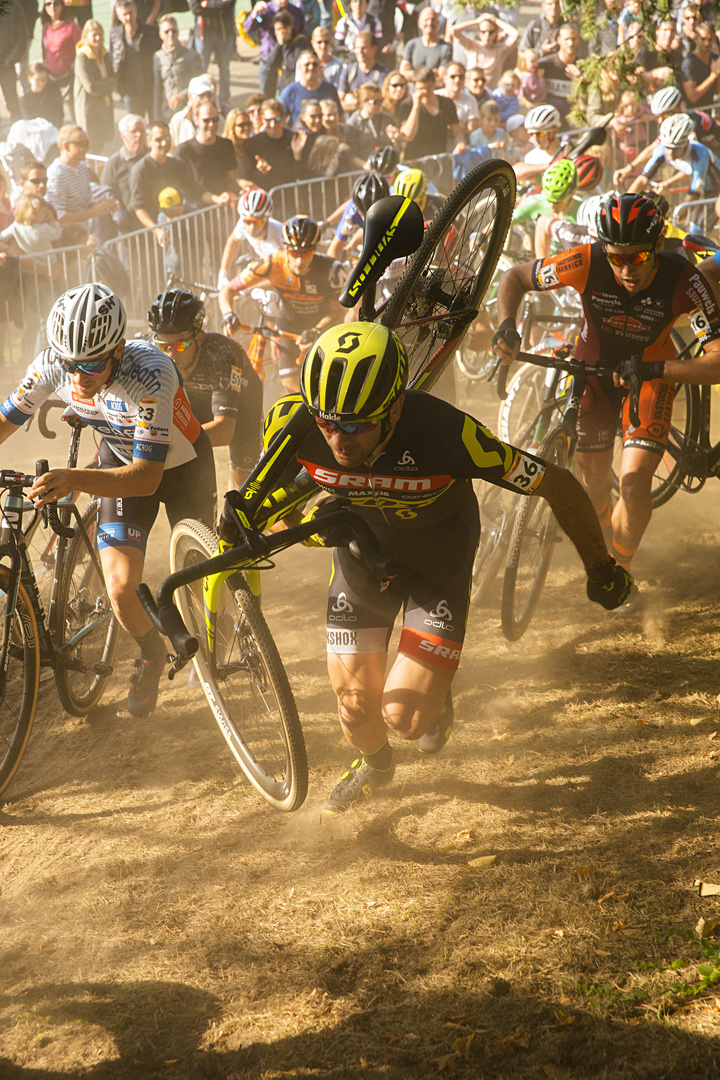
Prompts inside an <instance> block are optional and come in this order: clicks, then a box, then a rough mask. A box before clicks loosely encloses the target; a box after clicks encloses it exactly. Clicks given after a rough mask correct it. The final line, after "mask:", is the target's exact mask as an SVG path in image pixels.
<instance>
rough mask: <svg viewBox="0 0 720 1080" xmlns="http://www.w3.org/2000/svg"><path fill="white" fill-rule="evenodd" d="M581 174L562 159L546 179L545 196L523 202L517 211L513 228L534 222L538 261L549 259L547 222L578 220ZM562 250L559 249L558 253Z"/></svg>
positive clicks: (529, 198)
mask: <svg viewBox="0 0 720 1080" xmlns="http://www.w3.org/2000/svg"><path fill="white" fill-rule="evenodd" d="M576 188H577V170H576V168H575V165H574V164H573V162H572V161H569V160H568V159H567V158H561V159H560V160H559V161H554V162H553V163H552V165H548V167H547V169H546V170H545V172H544V173H543V176H542V185H541V192H540V194H539V195H530V196H528V197H527V198H525V199H522V200H521V201H520V202H519V203H518V205H517V206H516V207H515V211H514V213H513V217H512V220H513V225H522V224H525V223H526V222H532V221H534V222H535V223H536V226H535V239H534V243H535V254H536V256H537V257H538V258H540V257H542V256H544V255H549V254H550V251H551V240H550V235H549V232H548V229H547V224H546V221H545V220H543V219H547V218H556V217H569V218H574V217H575V213H574V207H575V202H574V199H575V189H576ZM557 250H559V249H557Z"/></svg>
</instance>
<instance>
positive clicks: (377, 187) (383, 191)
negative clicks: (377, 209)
mask: <svg viewBox="0 0 720 1080" xmlns="http://www.w3.org/2000/svg"><path fill="white" fill-rule="evenodd" d="M389 194H390V189H389V187H388V184H387V180H385V179H383V177H382V176H378V175H377V173H373V172H370V173H363V175H362V176H359V177H358V179H357V180H356V181H355V183H354V185H353V192H352V199H350V201H349V202H348V203H346V205H345V209H344V210H343V213H342V217H341V218H340V222H339V224H338V227H337V229H336V230H335V236H334V237H333V238H332V240H331V241H330V245H329V247H328V250H327V253H328V255H329V256H330V257H331V258H333V259H341V258H342V257H343V255H344V254H345V252H346V251H348V250H349V249H352V248H354V247H356V246H357V243H358V241H359V240H361V239H362V229H363V225H364V223H365V215H366V214H367V212H368V210H369V209H370V207H371V206H372V205H373V203H376V202H377V201H378V199H384V198H385V196H386V195H389Z"/></svg>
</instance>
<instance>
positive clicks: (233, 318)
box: [222, 311, 240, 330]
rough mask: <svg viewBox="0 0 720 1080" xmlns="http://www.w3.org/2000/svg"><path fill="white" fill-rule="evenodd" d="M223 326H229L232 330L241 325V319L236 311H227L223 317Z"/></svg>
mask: <svg viewBox="0 0 720 1080" xmlns="http://www.w3.org/2000/svg"><path fill="white" fill-rule="evenodd" d="M222 324H223V326H229V327H230V329H231V330H235V329H236V328H237V327H238V326H239V325H240V320H239V319H238V317H237V315H236V314H235V312H234V311H226V312H225V314H224V315H223V317H222Z"/></svg>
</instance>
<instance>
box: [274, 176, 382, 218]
mask: <svg viewBox="0 0 720 1080" xmlns="http://www.w3.org/2000/svg"><path fill="white" fill-rule="evenodd" d="M362 175H363V174H362V172H361V171H360V170H358V171H357V172H350V173H340V174H339V175H338V176H320V177H318V178H317V179H315V180H301V181H299V183H297V184H281V185H278V187H274V188H272V189H271V191H270V194H271V195H272V197H273V217H274V218H277V220H278V221H287V219H288V218H289V217H293V216H294V215H295V214H307V216H308V217H311V218H314V220H315V221H325V220H326V219H327V218H328V217H329V216H330V214H332V212H333V211H334V210H337V208H338V206H340V204H341V203H344V202H347V200H348V199H349V198H350V196H351V195H352V189H353V186H354V184H355V181H356V180H357V178H358V177H359V176H362Z"/></svg>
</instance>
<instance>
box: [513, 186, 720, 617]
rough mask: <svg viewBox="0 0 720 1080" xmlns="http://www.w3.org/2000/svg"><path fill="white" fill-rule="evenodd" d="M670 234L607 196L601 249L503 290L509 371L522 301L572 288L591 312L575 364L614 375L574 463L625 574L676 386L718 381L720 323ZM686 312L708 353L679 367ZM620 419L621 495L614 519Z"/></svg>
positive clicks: (598, 397)
mask: <svg viewBox="0 0 720 1080" xmlns="http://www.w3.org/2000/svg"><path fill="white" fill-rule="evenodd" d="M664 224H665V222H664V219H663V216H662V214H661V212H660V210H659V208H658V207H657V206H656V205H655V203H654V202H653V201H652V200H651V199H647V198H645V196H643V195H633V194H630V193H628V194H626V195H611V196H610V198H608V199H607V200H606V202H605V203H604V204H603V206H602V207H601V208H600V211H599V212H598V215H597V221H596V228H597V235H598V241H597V242H596V243H593V244H585V245H583V246H579V247H573V248H570V250H569V251H566V252H563V253H561V254H560V255H553V256H551V257H550V258H546V259H538V260H537V261H536V262H529V263H525V264H523V265H519V266H514V267H511V269H509V270H508V271H507V272H506V273H505V274H504V275H503V277H502V279H501V281H500V288H499V290H498V301H497V308H498V319H499V323H500V326H499V330H498V332H497V333H496V335H495V337H494V338H493V345H494V348H495V352H496V355H497V356H498V357H500V359H501V360H502V361H503V362H504V363H506V364H509V363H511V362H512V360H513V358H514V357H515V355H516V354H517V352H518V350H519V346H520V338H519V335H518V333H517V329H516V326H515V318H516V314H517V310H518V307H519V305H520V302H521V301H522V298H523V296H524V295H525V294H526V293H527V292H530V291H532V292H545V291H547V290H554V289H560V288H563V287H564V286H572V288H574V289H575V290H576V291H577V292H578V293H579V294H580V296H581V299H582V303H583V316H584V317H583V326H582V329H581V332H580V336H579V338H578V343H577V348H576V352H577V356H578V358H579V359H581V360H583V361H584V362H585V363H586V364H587V365H588V367H592V366H594V365H596V364H598V363H599V364H603V363H604V364H605V365H607V366H612V367H614V368H615V374H614V375H613V377H612V380H609V379H607V378H602V379H601V378H598V377H596V376H591V378H590V380H589V384H588V388H587V390H586V392H585V397H584V399H583V402H582V410H581V415H580V420H579V422H578V434H579V443H578V452H577V454H576V458H575V460H576V461H577V463H578V468H579V473H580V479H581V481H582V483H583V485H584V487H585V489H586V491H587V492H588V495H589V496H590V499H591V501H592V504H593V506H594V507H595V509H596V511H597V514H598V517H599V519H600V523H601V525H602V526H603V529H604V530H607V532H606V535H607V536H608V539H609V537H610V530H612V554H613V556H614V558H615V559H616V561H617V562H619V563H621V564H622V565H624V566H625V567H627V568H629V567H630V564H631V561H632V558H633V556H634V555H635V553H636V551H637V549H638V547H639V545H640V541H641V539H642V535H643V533H644V532H645V529H646V528H647V525H648V522H649V521H650V516H651V513H652V505H651V495H650V492H651V483H652V477H653V473H654V472H655V469H656V468H657V466H658V464H659V462H660V458H661V457H662V454H663V452H664V448H665V446H666V444H667V438H668V431H669V425H670V418H671V413H672V401H673V396H674V393H675V385H676V383H678V382H687V383H715V382H719V381H720V341H719V340H718V339H720V311H719V309H718V307H717V305H716V303H715V301H714V299H713V296H712V292H711V290H710V287H709V285H708V282H707V281H706V279H705V278H704V277H703V276H702V274H700V273H699V272H698V269H697V267H695V266H691V265H690V264H689V263H688V262H687V261H686V260H685V259H683V258H682V257H681V256H679V255H676V254H673V253H671V252H665V251H661V250H660V247H661V244H662V232H663V227H664ZM683 312H685V313H689V314H690V324H691V326H692V329H693V331H694V333H695V335H696V336H697V338H698V339H699V340H700V341H701V342H702V343H703V344H704V345H705V353H704V355H703V356H702V357H699V358H697V359H692V360H683V361H676V360H675V359H674V348H673V345H672V341H671V340H670V331H671V329H672V326H673V323H674V322H675V320H676V319H677V318H678V316H680V315H681V314H682V313H683ZM631 372H634V373H635V374H636V375H637V377H638V378H639V379H640V380H641V381H642V386H641V393H640V409H639V411H640V425H639V427H637V428H635V427H633V426H632V424H631V421H630V417H629V406H628V402H627V401H624V399H625V397H626V388H627V387H628V385H629V381H628V380H629V376H630V373H631ZM620 414H622V428H623V453H622V461H621V466H620V473H619V483H620V495H619V499H618V501H617V504H616V506H615V508H614V510H612V511H611V508H610V503H609V499H610V492H611V490H612V461H613V445H614V442H615V432H616V431H617V427H618V419H619V417H620ZM636 595H639V594H636ZM635 602H637V601H635Z"/></svg>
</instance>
